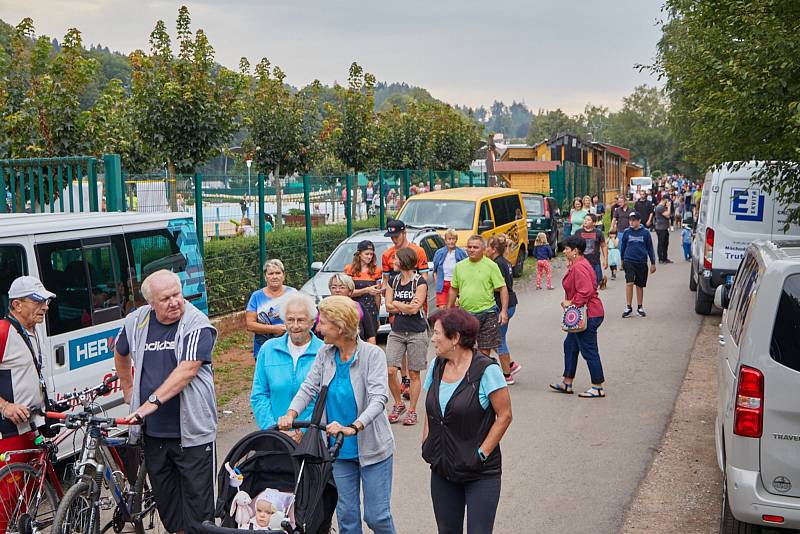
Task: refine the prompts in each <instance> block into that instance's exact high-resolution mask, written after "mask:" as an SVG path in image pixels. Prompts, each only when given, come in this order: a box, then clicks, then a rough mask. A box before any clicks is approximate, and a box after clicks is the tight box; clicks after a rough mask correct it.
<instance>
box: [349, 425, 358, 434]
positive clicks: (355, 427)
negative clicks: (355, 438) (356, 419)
mask: <svg viewBox="0 0 800 534" xmlns="http://www.w3.org/2000/svg"><path fill="white" fill-rule="evenodd" d="M347 426H348V428H352V429H353V430H355V431H356V434H358V433H359V432H361V430H359V428H358V427H357V426H356V424H355V423H353V424H352V425H347Z"/></svg>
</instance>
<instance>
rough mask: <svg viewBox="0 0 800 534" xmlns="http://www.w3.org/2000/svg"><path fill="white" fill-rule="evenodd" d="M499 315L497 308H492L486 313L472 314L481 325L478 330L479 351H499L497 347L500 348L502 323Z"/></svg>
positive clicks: (477, 342)
mask: <svg viewBox="0 0 800 534" xmlns="http://www.w3.org/2000/svg"><path fill="white" fill-rule="evenodd" d="M497 315H498V314H497V308H490V309H488V310H486V311H482V312H478V313H473V314H472V316H473V317H475V318H476V319H477V320H478V322H479V323H480V325H481V326H480V328H478V339H477V341H476V344H477V346H478V349H482V350H492V349H494V350H497V347H499V346H500V323H499V321H498V317H497Z"/></svg>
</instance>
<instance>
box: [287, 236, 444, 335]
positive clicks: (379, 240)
mask: <svg viewBox="0 0 800 534" xmlns="http://www.w3.org/2000/svg"><path fill="white" fill-rule="evenodd" d="M384 233H385V232H384V231H383V230H378V229H374V230H360V231H358V232H355V233H354V234H353V235H351V236H350V237H348V238H347V239H345V240H344V241H342V242H341V243H339V246H337V247H336V249H335V250H334V251H333V252H332V253H331V255H330V256H329V257H328V259H327V260H326V261H325V262H324V263H323V262H321V261H318V262H314V263H312V264H311V268H312V269H313V270H314V271H316V274H314V276H313V277H312V278H311V280H309V281H308V282H306V283H305V285H303V287H302V288H301V291H303V292H304V293H308V294H309V295H311V296H312V297H314V299H315V300H316V301H317V303H319V301H321V300H322V299H324V298H325V297H327V296H329V295H330V294H331V292H330V290H329V289H328V280H330V278H331V276H333V275H334V274H336V273H343V272H344V268H345V266H346V265H347V264H349V263H351V262H352V261H353V254H355V252H356V248H357V247H358V243H359V241H363V240H364V239H368V240H370V241H372V243H373V244H374V245H375V257H376V259H377V262H378V268H380V267H381V257H382V256H383V253H384V252H386V250H388V249H389V248H390V247H391V246H392V240H391V239H390V238H388V237H385V236H384ZM406 233H407V236H408V240H409V241H411V242H412V243H414V244H416V245H419V246H420V247H422V250H424V251H425V255H426V256H427V257H428V266H429V272H428V274H427V277H426V279H427V281H428V310H429V311H431V312H432V311H433V310H435V309H436V293H435V291H434V289H435V288H434V285H433V273H432V272H430V271H431V269H432V267H433V266H432V262H433V255H434V254H435V253H436V251H437V250H439V249H440V248H441V247H443V246H445V244H444V238H443V237H442V236H441V235H439V234H438V233H437V231H436V230H435V229H433V228H429V227H426V228H414V227H412V226H409V227H407V230H406ZM390 330H391V325H389V314H388V313H386V306H385V305H384V304H383V303H381V310H380V317H379V318H378V333H379V334H388V333H389V331H390Z"/></svg>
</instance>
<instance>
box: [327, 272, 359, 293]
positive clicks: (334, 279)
mask: <svg viewBox="0 0 800 534" xmlns="http://www.w3.org/2000/svg"><path fill="white" fill-rule="evenodd" d="M337 283H338V284H342V285H343V286H344V287H346V288H347V290H348V291H349V292H350V293H352V292H353V291H355V290H356V284H355V282H353V278H352V277H350V276H349V275H347V274H344V273H336V274H334V275H333V276H331V277H330V278H329V279H328V289H330V288H331V286H332V285H333V284H337Z"/></svg>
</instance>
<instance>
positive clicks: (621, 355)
mask: <svg viewBox="0 0 800 534" xmlns="http://www.w3.org/2000/svg"><path fill="white" fill-rule="evenodd" d="M654 240H655V237H654ZM679 240H680V232H675V233H673V234H672V236H671V241H672V243H671V246H670V257H671V258H672V259H673V260H675V263H674V264H671V265H658V271H657V272H656V274H655V275H652V276H651V278H650V280H649V283H648V287H647V289H646V290H645V308H646V310H647V313H648V316H647V317H646V318H640V317H633V318H629V319H622V317H621V313H622V309H623V306H624V302H625V296H624V294H625V288H624V281H623V280H622V279H619V278H618V279H617V280H616V281H609V287H608V289H607V290H605V291H602V292H601V298H602V300H603V304H604V306H605V309H606V319H605V321H604V323H603V325H602V326H601V328H600V332H599V344H600V354H601V358H602V361H603V368H604V371H605V375H606V392H607V395H608V396H607V397H606V398H605V399H580V398H578V397H577V395H571V396H568V395H561V394H557V393H553V392H550V391H549V389H548V387H547V385H548V383H550V382H554V381H556V380H558V379H559V378H560V376H561V373H562V371H563V351H562V341H563V337H564V334H563V333H562V332H561V330H560V307H559V302H560V300H561V298H562V297H563V292H562V291H560V290H555V291H547V290H541V291H537V290H535V288H534V287H533V284H532V283H531V282H530V281H528V282H527V283H520V284H519V285H520V286H523V285H524V286H525V287H521V288H520V295H519V297H520V304H519V305H518V306H517V312H516V316H515V317H514V318H513V320H512V323H511V327H510V330H509V346H510V349H511V352H512V355H513V357H514V358H515V359H516V360H517V361H518V362H520V363H521V364H522V366H523V369H522V371H521V372H520V373H519V375H517V383H516V384H515V385H513V386H511V395H512V404H513V413H514V421H513V423H512V425H511V427H510V429H509V431H508V433H507V434H506V436H505V437H504V439H503V441H502V443H501V449H502V452H503V483H502V484H503V485H502V491H501V499H500V506H499V508H498V513H497V520H496V523H495V532H497V533H500V534H504V533H518V532H568V533H572V532H593V533H614V532H619V530H620V528H621V526H622V517H623V513H624V511H625V508H626V506H627V505H628V504H629V502H630V501H631V499H632V497H633V495H634V493H635V491H636V488H637V485H638V483H639V481H640V480H641V479H642V477H643V476H644V475H645V473H646V471H647V468H648V465H649V463H650V460H651V458H652V455H653V450H654V448H655V447H657V446H658V444H659V441H660V439H661V437H662V435H663V433H664V430H665V428H666V425H667V423H668V422H669V418H670V415H671V413H672V409H673V405H674V403H675V398H676V396H677V394H678V391H679V389H680V386H681V383H682V381H683V376H684V373H685V370H686V366H687V363H688V359H689V355H690V352H691V349H692V345H693V342H694V339H695V336H696V335H697V332H698V329H699V326H700V323H701V321H700V318H699V317H698V316H697V315H695V313H694V309H693V297H694V294H693V293H690V292H689V291H688V289H687V279H688V274H687V272H688V271H687V269H688V264H686V263H684V262H683V261H682V253H681V251H680V243H679ZM553 274H554V284H556V285H557V287H558V284H557V283H556V279H557V280H559V281H560V278H561V276H563V274H564V267H560V268H558V269H556V270H554V273H553ZM623 276H624V275H623ZM575 384H576V388H575V389H576V392H577V391H582V390H583V389H585V388H586V387H588V386H589V385H590V383H589V376H588V371H587V368H586V365H585V363H584V362H583V361H582V360H581V362H579V364H578V374H577V377H576V381H575ZM423 409H424V408H423V407H422V406H420V410H423ZM420 415H422V413H421V414H420ZM253 428H254V426H253V427H250V428H242V429H240V430H239V431H237V432H231V433H227V434H224V435H220V437H219V443H218V450H219V451H220V454H224V453H225V452H226V451H228V450H230V448H231V446H232V445H233V444H234V443H235V442H236V440H238V439H239V438H240V437H241V436H242V435H244V434H245V433H247V432H249V431H250V430H252V429H253ZM393 430H394V434H395V439H396V442H397V451H396V454H395V464H394V487H393V494H392V507H393V515H394V518H395V523H396V525H397V529H398V532H400V533H407V532H435V531H436V528H435V522H434V518H433V510H432V507H431V501H430V492H429V489H428V488H429V477H430V474H429V469H428V466H427V464H425V463H424V462H423V461H422V459H421V457H420V434H421V431H422V424H421V423H420V424H419V425H418V426H416V427H403V426H400V425H399V424H398V425H394V426H393ZM365 531H366V530H365Z"/></svg>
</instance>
